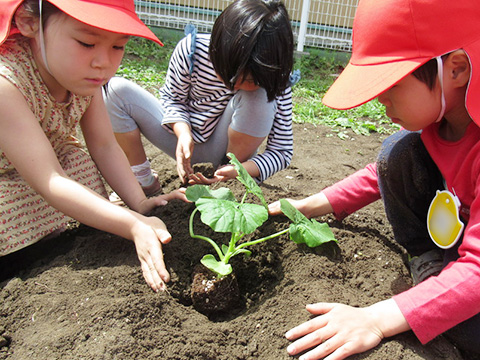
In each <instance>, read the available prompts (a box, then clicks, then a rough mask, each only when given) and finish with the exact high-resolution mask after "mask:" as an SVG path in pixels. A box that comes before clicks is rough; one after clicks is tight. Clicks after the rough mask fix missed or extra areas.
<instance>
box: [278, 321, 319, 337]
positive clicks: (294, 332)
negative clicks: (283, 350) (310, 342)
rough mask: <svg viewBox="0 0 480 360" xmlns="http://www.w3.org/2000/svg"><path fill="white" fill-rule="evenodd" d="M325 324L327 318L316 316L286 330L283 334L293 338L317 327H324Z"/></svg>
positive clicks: (308, 332)
mask: <svg viewBox="0 0 480 360" xmlns="http://www.w3.org/2000/svg"><path fill="white" fill-rule="evenodd" d="M326 324H327V320H325V319H323V317H316V318H314V319H311V320H309V321H306V322H304V323H302V324H300V325H298V326H296V327H294V328H293V329H290V330H288V331H287V332H286V334H285V337H286V338H287V339H288V340H295V339H298V338H299V337H302V336H305V335H307V334H310V333H311V332H313V331H315V330H317V329H319V328H322V327H324V326H325V325H326Z"/></svg>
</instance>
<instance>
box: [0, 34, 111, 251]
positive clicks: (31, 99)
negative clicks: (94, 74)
mask: <svg viewBox="0 0 480 360" xmlns="http://www.w3.org/2000/svg"><path fill="white" fill-rule="evenodd" d="M0 76H2V77H4V78H6V79H7V80H8V81H10V82H11V83H12V84H14V85H15V86H16V87H17V89H18V90H19V91H20V92H21V93H22V94H23V96H24V98H25V100H26V101H27V103H28V105H29V107H30V109H31V111H32V112H33V113H34V114H35V116H36V117H37V119H38V121H39V123H40V125H41V127H42V129H43V131H44V132H45V135H46V136H47V138H48V139H49V141H50V143H51V145H52V148H53V150H54V151H55V154H56V155H57V158H58V161H59V162H60V165H61V166H62V168H63V169H64V171H65V172H66V174H67V175H68V176H69V177H70V178H71V179H74V180H76V181H78V182H79V183H81V184H83V185H85V186H87V187H89V188H90V189H92V190H94V191H96V192H97V193H99V194H101V195H102V196H105V197H106V196H107V193H106V190H105V186H104V184H103V181H102V178H101V176H100V174H99V172H98V169H97V167H96V165H95V163H94V162H93V160H92V158H91V157H90V156H89V155H88V154H87V152H86V151H84V150H83V149H82V145H81V144H80V142H79V141H78V139H77V138H76V137H75V136H76V133H77V125H78V122H79V121H80V119H81V118H82V115H83V114H84V113H85V110H86V109H87V108H88V105H89V104H90V101H91V97H83V96H76V95H73V94H72V95H71V96H70V98H69V101H68V102H66V103H59V102H57V101H56V100H55V99H54V98H53V97H52V96H51V95H50V93H49V91H48V89H47V87H46V85H45V84H44V83H43V80H42V78H41V77H40V74H39V71H38V68H37V67H36V64H35V62H34V60H33V56H32V53H31V50H30V46H29V42H28V41H27V39H24V38H22V37H13V38H10V39H8V40H7V41H6V42H5V43H3V44H2V45H1V47H0ZM0 131H1V129H0ZM71 220H72V219H71V218H69V217H67V216H66V215H64V214H63V213H61V212H60V211H58V210H56V209H55V208H53V207H51V206H50V205H49V204H48V203H47V202H46V201H45V200H44V199H43V198H42V196H40V195H39V194H38V193H37V192H36V191H35V190H34V189H33V188H32V187H31V186H30V185H29V184H28V183H27V182H26V181H25V180H24V179H23V178H22V177H21V176H20V174H19V173H18V172H17V171H16V170H15V168H14V167H13V165H12V164H11V163H10V161H9V160H8V158H7V157H6V156H5V154H4V152H3V151H2V149H1V147H0V256H3V255H6V254H8V253H11V252H14V251H17V250H19V249H21V248H24V247H26V246H28V245H31V244H33V243H35V242H36V241H38V240H40V239H41V238H43V237H45V236H46V235H48V234H50V233H52V232H54V231H55V230H57V229H62V228H64V227H65V226H66V225H67V223H68V222H70V221H71Z"/></svg>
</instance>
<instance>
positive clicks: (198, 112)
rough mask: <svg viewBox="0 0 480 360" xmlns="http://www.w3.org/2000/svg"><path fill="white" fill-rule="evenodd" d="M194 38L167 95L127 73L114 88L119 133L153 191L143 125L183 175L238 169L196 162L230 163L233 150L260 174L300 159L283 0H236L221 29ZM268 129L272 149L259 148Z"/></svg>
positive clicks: (110, 101) (178, 54) (186, 42)
mask: <svg viewBox="0 0 480 360" xmlns="http://www.w3.org/2000/svg"><path fill="white" fill-rule="evenodd" d="M186 33H188V34H187V35H188V36H187V37H185V38H184V39H182V40H181V41H180V42H179V43H178V44H177V46H176V48H175V51H174V52H173V54H172V57H171V59H170V64H169V68H168V72H167V77H166V81H165V85H164V86H163V88H162V89H161V90H160V94H161V99H160V100H158V99H157V98H155V97H154V96H153V95H152V94H150V93H149V92H147V91H146V90H144V89H142V88H140V87H139V86H137V85H135V84H133V83H131V82H129V81H127V80H125V79H122V78H114V79H112V81H111V82H110V83H109V86H108V92H107V94H106V98H105V101H106V104H107V109H108V111H109V114H110V119H111V121H112V125H113V129H114V132H115V135H116V137H117V140H118V142H119V144H120V146H122V148H123V149H124V151H125V153H126V155H127V157H128V159H129V161H130V165H131V166H132V170H133V172H134V173H135V174H136V176H137V180H138V181H139V182H140V184H141V185H142V186H143V188H144V190H145V191H146V192H155V191H157V189H159V187H160V185H159V184H158V182H157V180H156V178H155V174H153V173H152V171H151V169H150V163H149V162H148V160H147V158H146V156H145V152H144V149H143V146H142V142H141V137H140V134H143V135H144V136H145V137H146V138H147V139H148V140H149V141H150V142H151V143H153V144H154V145H155V146H157V147H158V148H160V149H161V150H162V151H164V152H165V153H167V154H168V155H169V156H171V157H172V158H174V159H176V161H177V172H178V174H179V176H180V179H181V180H182V182H188V181H190V183H206V184H210V183H213V182H216V181H225V180H228V179H232V178H235V177H236V175H237V174H236V171H235V170H234V168H233V166H231V165H229V166H224V167H221V168H220V169H218V170H217V171H216V172H215V175H214V177H213V178H212V179H207V178H206V177H205V176H203V174H200V173H197V174H194V173H193V170H192V165H193V164H195V163H202V162H211V163H213V165H214V166H215V167H217V166H219V165H223V164H226V163H228V159H227V158H226V153H228V152H232V153H234V154H235V155H236V157H237V158H238V159H239V160H240V161H241V162H242V163H243V165H244V166H245V168H246V169H247V171H248V172H249V174H250V175H252V176H253V177H254V178H256V180H257V181H258V182H261V181H264V180H265V179H266V178H268V177H269V176H271V175H272V174H274V173H275V172H277V171H279V170H282V169H284V168H285V167H287V166H288V165H289V164H290V161H291V158H292V153H293V150H292V143H293V137H292V94H291V89H290V85H291V82H290V73H291V70H292V66H293V34H292V29H291V26H290V21H289V18H288V13H287V10H286V9H285V7H284V5H283V4H282V3H281V2H280V1H278V0H266V1H262V0H237V1H235V2H233V3H232V4H230V5H229V6H228V7H227V8H226V9H225V10H224V11H223V12H222V14H220V16H219V17H218V18H217V19H216V21H215V24H214V26H213V30H212V34H211V35H207V34H198V35H197V34H196V31H195V29H193V28H192V27H190V28H189V27H187V31H186ZM267 136H268V141H267V145H266V149H265V152H264V153H262V154H256V152H257V149H258V147H259V146H260V144H261V143H262V142H263V140H264V139H265V138H266V137H267Z"/></svg>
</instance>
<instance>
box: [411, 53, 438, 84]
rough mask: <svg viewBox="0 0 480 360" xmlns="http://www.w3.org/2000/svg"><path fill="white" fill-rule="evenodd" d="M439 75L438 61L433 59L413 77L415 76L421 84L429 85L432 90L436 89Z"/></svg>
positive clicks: (414, 73)
mask: <svg viewBox="0 0 480 360" xmlns="http://www.w3.org/2000/svg"><path fill="white" fill-rule="evenodd" d="M437 74H438V65H437V59H436V58H433V59H431V60H429V61H427V62H426V63H425V64H423V65H422V66H420V67H419V68H418V69H416V70H415V71H414V72H413V73H412V75H413V76H415V77H416V78H417V79H418V80H420V81H421V82H423V83H425V84H427V86H428V88H429V89H430V90H433V89H434V88H435V84H436V81H437Z"/></svg>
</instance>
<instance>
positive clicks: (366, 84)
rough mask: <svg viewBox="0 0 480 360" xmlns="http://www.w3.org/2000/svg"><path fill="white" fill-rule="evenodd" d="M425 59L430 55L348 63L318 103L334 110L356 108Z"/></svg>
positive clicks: (390, 85)
mask: <svg viewBox="0 0 480 360" xmlns="http://www.w3.org/2000/svg"><path fill="white" fill-rule="evenodd" d="M429 60H431V58H417V59H409V60H404V59H402V61H391V62H386V63H380V64H375V65H368V64H367V65H363V64H362V65H354V64H352V62H350V63H349V64H348V65H347V66H346V67H345V69H344V70H343V71H342V73H341V74H340V76H339V77H338V78H337V80H336V81H335V82H334V83H333V85H332V86H331V87H330V88H329V89H328V91H327V92H326V94H325V96H324V97H323V99H322V102H323V103H324V104H325V105H326V106H328V107H331V108H333V109H338V110H347V109H351V108H354V107H357V106H359V105H362V104H364V103H366V102H368V101H370V100H372V99H374V98H376V97H377V96H378V95H380V94H381V93H383V92H384V91H386V90H388V89H389V88H391V87H392V86H393V85H395V84H396V83H397V82H399V81H400V80H402V79H403V78H404V77H405V76H407V75H408V74H410V73H412V72H413V71H414V70H415V69H417V68H418V67H420V66H421V65H423V64H424V63H426V62H427V61H429Z"/></svg>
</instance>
